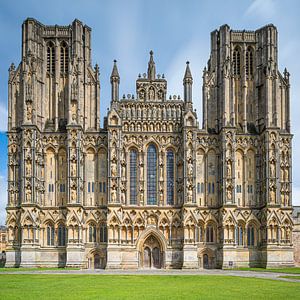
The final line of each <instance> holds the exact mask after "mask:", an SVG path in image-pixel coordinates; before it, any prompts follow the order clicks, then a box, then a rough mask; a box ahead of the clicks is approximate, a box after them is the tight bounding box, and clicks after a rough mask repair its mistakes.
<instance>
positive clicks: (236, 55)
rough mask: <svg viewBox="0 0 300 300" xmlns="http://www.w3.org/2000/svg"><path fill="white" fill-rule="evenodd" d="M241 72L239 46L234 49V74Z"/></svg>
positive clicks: (237, 74)
mask: <svg viewBox="0 0 300 300" xmlns="http://www.w3.org/2000/svg"><path fill="white" fill-rule="evenodd" d="M240 74H241V53H240V50H239V48H238V47H236V48H235V49H234V51H233V75H235V76H239V75H240Z"/></svg>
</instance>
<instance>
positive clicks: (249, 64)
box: [246, 47, 253, 77]
mask: <svg viewBox="0 0 300 300" xmlns="http://www.w3.org/2000/svg"><path fill="white" fill-rule="evenodd" d="M246 76H247V77H249V76H253V49H252V48H251V47H248V48H247V51H246Z"/></svg>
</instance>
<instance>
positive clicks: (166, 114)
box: [121, 104, 183, 120]
mask: <svg viewBox="0 0 300 300" xmlns="http://www.w3.org/2000/svg"><path fill="white" fill-rule="evenodd" d="M121 110H122V113H121V114H122V118H123V119H129V120H132V119H141V120H156V119H157V120H176V119H178V120H180V119H181V116H182V110H183V108H182V106H181V105H171V104H169V105H149V104H148V105H122V106H121Z"/></svg>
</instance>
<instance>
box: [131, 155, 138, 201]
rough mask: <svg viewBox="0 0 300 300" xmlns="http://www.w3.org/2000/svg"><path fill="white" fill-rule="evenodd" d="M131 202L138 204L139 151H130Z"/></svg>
mask: <svg viewBox="0 0 300 300" xmlns="http://www.w3.org/2000/svg"><path fill="white" fill-rule="evenodd" d="M130 204H137V151H136V150H131V151H130Z"/></svg>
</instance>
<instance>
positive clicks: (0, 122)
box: [0, 103, 7, 131]
mask: <svg viewBox="0 0 300 300" xmlns="http://www.w3.org/2000/svg"><path fill="white" fill-rule="evenodd" d="M6 130H7V108H6V107H5V106H4V104H3V103H0V131H6Z"/></svg>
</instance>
